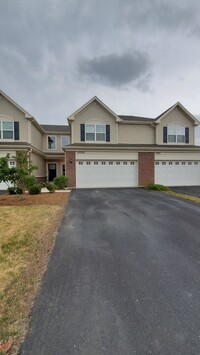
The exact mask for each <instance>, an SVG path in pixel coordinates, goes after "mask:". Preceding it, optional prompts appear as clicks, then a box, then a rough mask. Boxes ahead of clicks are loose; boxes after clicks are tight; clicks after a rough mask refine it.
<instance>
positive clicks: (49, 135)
mask: <svg viewBox="0 0 200 355" xmlns="http://www.w3.org/2000/svg"><path fill="white" fill-rule="evenodd" d="M49 137H55V148H49V141H48V138H49ZM47 150H50V151H52V150H57V136H55V134H48V135H47Z"/></svg>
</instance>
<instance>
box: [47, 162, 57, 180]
mask: <svg viewBox="0 0 200 355" xmlns="http://www.w3.org/2000/svg"><path fill="white" fill-rule="evenodd" d="M48 176H49V181H53V179H54V178H55V177H56V164H52V163H50V164H48Z"/></svg>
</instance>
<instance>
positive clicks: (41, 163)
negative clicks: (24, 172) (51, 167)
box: [30, 152, 46, 177]
mask: <svg viewBox="0 0 200 355" xmlns="http://www.w3.org/2000/svg"><path fill="white" fill-rule="evenodd" d="M30 159H31V161H32V163H33V164H34V165H37V166H38V170H35V172H34V175H35V176H38V177H41V176H42V177H44V176H46V162H45V160H44V159H43V158H42V157H41V156H40V155H38V154H36V153H33V152H32V153H31V154H30Z"/></svg>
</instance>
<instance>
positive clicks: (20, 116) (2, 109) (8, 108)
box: [0, 97, 28, 142]
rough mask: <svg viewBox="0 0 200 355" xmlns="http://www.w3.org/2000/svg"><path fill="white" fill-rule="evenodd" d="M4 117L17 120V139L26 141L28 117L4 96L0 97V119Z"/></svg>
mask: <svg viewBox="0 0 200 355" xmlns="http://www.w3.org/2000/svg"><path fill="white" fill-rule="evenodd" d="M4 118H7V119H8V120H12V121H18V122H19V140H20V141H21V142H28V119H27V118H26V117H25V114H24V113H23V112H22V111H20V110H19V109H18V108H17V107H16V106H14V105H13V104H12V103H11V102H10V101H8V100H7V99H6V98H5V97H3V98H1V99H0V120H3V119H4ZM5 141H6V140H5Z"/></svg>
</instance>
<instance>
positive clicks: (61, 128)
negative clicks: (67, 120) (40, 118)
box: [41, 124, 70, 133]
mask: <svg viewBox="0 0 200 355" xmlns="http://www.w3.org/2000/svg"><path fill="white" fill-rule="evenodd" d="M41 127H42V128H43V129H44V130H45V131H46V132H63V133H70V127H69V126H67V125H54V124H41Z"/></svg>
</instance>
